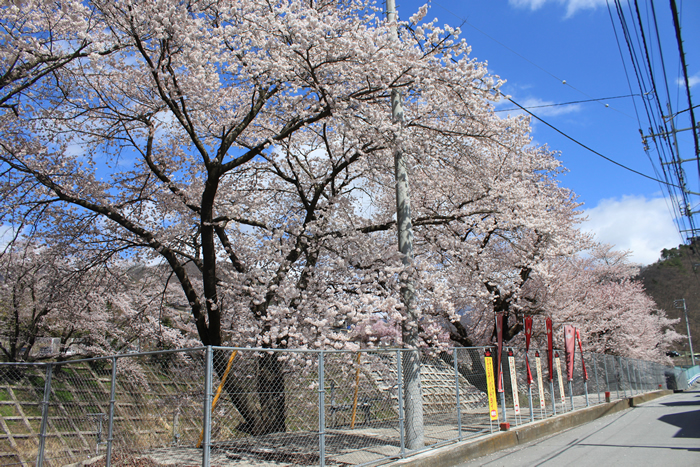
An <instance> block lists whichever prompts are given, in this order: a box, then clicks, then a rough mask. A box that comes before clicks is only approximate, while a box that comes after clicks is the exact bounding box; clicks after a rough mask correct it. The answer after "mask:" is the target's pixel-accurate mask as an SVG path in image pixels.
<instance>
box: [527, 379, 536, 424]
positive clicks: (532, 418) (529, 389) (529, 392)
mask: <svg viewBox="0 0 700 467" xmlns="http://www.w3.org/2000/svg"><path fill="white" fill-rule="evenodd" d="M527 397H528V399H529V400H530V421H531V422H534V421H535V408H534V407H533V406H532V384H528V385H527Z"/></svg>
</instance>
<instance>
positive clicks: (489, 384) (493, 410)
mask: <svg viewBox="0 0 700 467" xmlns="http://www.w3.org/2000/svg"><path fill="white" fill-rule="evenodd" d="M492 360H493V358H492V357H491V351H490V350H488V349H487V350H486V352H485V353H484V366H485V367H486V388H487V393H488V396H489V415H490V416H491V420H498V401H497V400H496V386H495V384H494V383H493V361H492Z"/></svg>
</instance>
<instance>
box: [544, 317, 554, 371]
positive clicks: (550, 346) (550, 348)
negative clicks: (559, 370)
mask: <svg viewBox="0 0 700 467" xmlns="http://www.w3.org/2000/svg"><path fill="white" fill-rule="evenodd" d="M545 327H546V328H547V363H548V364H549V381H550V382H551V381H554V342H552V318H547V319H546V320H545Z"/></svg>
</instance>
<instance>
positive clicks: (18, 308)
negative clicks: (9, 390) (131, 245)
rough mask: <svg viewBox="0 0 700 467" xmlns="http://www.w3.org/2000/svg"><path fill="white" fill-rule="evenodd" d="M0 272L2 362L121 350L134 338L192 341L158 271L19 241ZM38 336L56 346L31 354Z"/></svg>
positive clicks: (0, 261) (1, 259) (2, 259)
mask: <svg viewBox="0 0 700 467" xmlns="http://www.w3.org/2000/svg"><path fill="white" fill-rule="evenodd" d="M0 276H1V277H2V283H1V284H0V322H2V325H3V326H2V328H3V335H2V336H1V337H2V340H1V341H0V351H1V352H2V354H3V357H4V358H5V359H6V360H8V361H33V360H36V359H41V358H53V359H59V360H63V359H66V358H68V357H69V356H70V357H71V358H76V357H92V356H96V355H105V354H114V353H123V352H125V351H127V350H130V348H133V347H135V345H136V342H137V341H141V340H144V341H146V342H148V341H154V342H159V343H160V344H161V345H160V347H163V346H168V347H182V346H188V345H190V346H191V345H193V343H195V342H196V341H193V339H192V335H193V333H192V331H193V329H188V327H189V326H188V323H186V322H183V320H182V316H181V313H180V312H179V311H178V310H177V306H176V305H177V302H176V301H175V300H177V295H176V294H175V295H174V294H173V293H172V292H170V293H168V287H167V286H166V284H165V281H164V280H163V272H162V271H161V272H160V274H159V273H158V271H156V270H153V268H150V269H149V271H148V273H144V272H143V268H138V267H137V268H128V269H127V268H123V267H119V266H116V265H110V264H108V263H106V262H104V261H103V259H100V262H99V265H97V264H85V263H83V262H81V261H78V260H76V258H75V257H68V256H66V255H65V250H62V249H60V248H47V247H46V246H45V245H43V246H39V245H36V244H34V243H32V242H29V241H27V240H23V241H18V242H15V243H14V244H12V245H10V246H9V247H8V248H7V249H6V251H4V252H3V253H2V254H1V255H0ZM39 338H58V339H60V348H59V349H58V351H57V352H53V351H52V352H51V353H49V354H41V355H37V354H35V353H33V352H32V350H33V348H34V347H35V345H36V344H37V339H39ZM69 352H70V354H69Z"/></svg>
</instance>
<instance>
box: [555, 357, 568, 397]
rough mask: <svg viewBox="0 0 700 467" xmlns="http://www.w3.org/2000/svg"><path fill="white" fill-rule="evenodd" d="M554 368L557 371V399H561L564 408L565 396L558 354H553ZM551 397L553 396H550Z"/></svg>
mask: <svg viewBox="0 0 700 467" xmlns="http://www.w3.org/2000/svg"><path fill="white" fill-rule="evenodd" d="M554 366H555V367H556V369H557V379H558V380H559V397H560V399H561V405H562V407H564V408H566V396H565V395H564V378H563V376H562V374H561V360H560V359H559V352H556V353H555V354H554ZM552 396H554V395H553V394H552Z"/></svg>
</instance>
